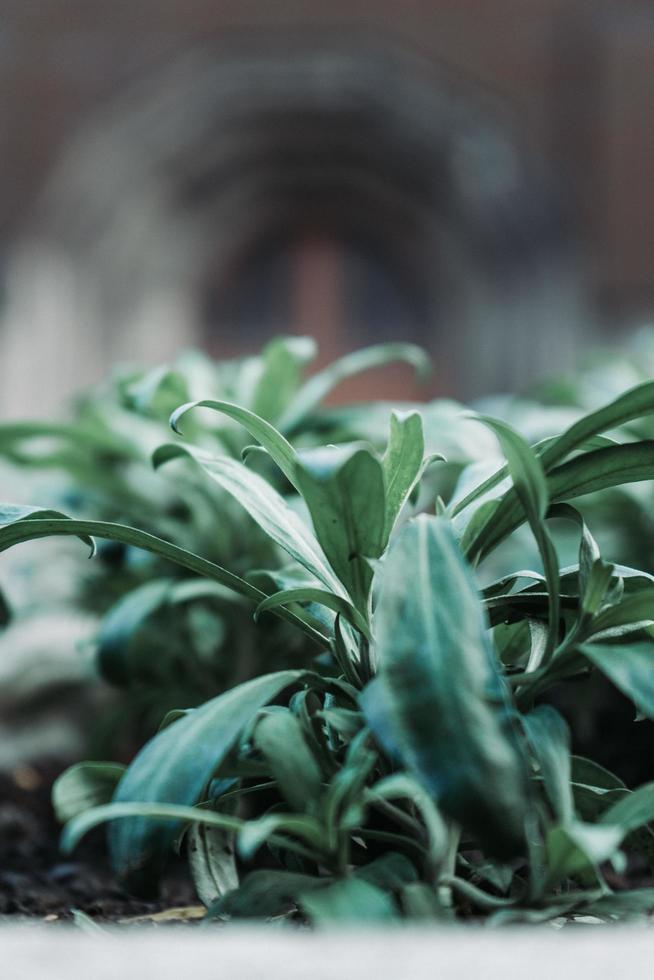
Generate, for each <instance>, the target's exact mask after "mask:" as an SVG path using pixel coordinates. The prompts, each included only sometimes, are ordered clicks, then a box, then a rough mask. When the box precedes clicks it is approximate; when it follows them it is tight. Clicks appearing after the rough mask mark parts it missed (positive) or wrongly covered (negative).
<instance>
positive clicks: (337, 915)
mask: <svg viewBox="0 0 654 980" xmlns="http://www.w3.org/2000/svg"><path fill="white" fill-rule="evenodd" d="M298 902H299V905H300V906H301V908H302V910H303V912H304V913H305V915H306V916H307V917H308V918H309V919H310V920H311V921H312V922H313V923H315V924H317V925H323V924H332V923H338V924H339V925H341V926H342V925H351V924H359V923H362V922H387V921H389V920H391V919H396V918H397V911H396V908H395V904H394V902H393V900H392V898H391V897H390V896H389V895H387V894H386V893H385V892H383V891H382V890H381V889H380V888H376V887H375V886H374V885H370V884H368V882H366V881H362V880H361V879H359V878H344V879H343V880H342V881H336V882H334V883H333V884H332V885H328V886H327V887H326V888H321V889H320V890H314V891H311V892H307V893H305V894H303V895H301V896H300V897H299V899H298Z"/></svg>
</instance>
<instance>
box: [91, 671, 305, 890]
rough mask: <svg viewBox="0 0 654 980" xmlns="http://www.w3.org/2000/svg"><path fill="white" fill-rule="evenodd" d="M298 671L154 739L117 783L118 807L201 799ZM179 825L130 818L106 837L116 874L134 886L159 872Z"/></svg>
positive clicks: (238, 691)
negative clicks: (231, 753)
mask: <svg viewBox="0 0 654 980" xmlns="http://www.w3.org/2000/svg"><path fill="white" fill-rule="evenodd" d="M302 676H303V672H302V671H297V670H296V671H293V670H286V671H281V672H280V673H277V674H267V675H264V676H262V677H257V678H255V679H254V680H251V681H248V682H247V683H245V684H241V685H240V686H239V687H236V688H233V689H232V690H230V691H227V692H225V693H224V694H221V695H219V696H218V697H217V698H213V699H212V700H211V701H207V702H206V704H204V705H202V707H201V708H197V709H196V710H195V711H192V712H189V713H188V714H186V715H185V716H184V717H183V718H180V719H179V721H176V722H173V724H172V725H169V726H168V727H167V728H164V729H163V730H162V731H160V732H159V733H158V734H157V735H155V736H154V738H152V739H151V740H150V741H149V742H148V743H147V744H146V745H145V747H144V748H143V749H141V751H140V752H139V753H138V755H137V756H136V758H135V759H134V761H133V762H132V763H131V765H130V766H129V768H128V770H127V772H126V773H125V775H124V777H123V779H122V780H121V782H120V784H119V786H118V789H117V792H116V795H115V797H114V802H116V803H127V802H129V803H155V804H157V803H174V804H181V805H190V804H193V803H196V802H197V801H198V800H199V799H200V795H201V793H202V791H203V789H204V787H205V786H206V784H207V783H208V782H209V779H210V778H211V776H212V775H213V773H214V772H215V771H216V769H217V768H218V766H219V765H220V763H221V762H222V761H223V760H224V759H225V758H226V756H227V754H228V753H229V751H230V750H231V748H232V747H233V745H234V744H235V742H236V740H237V739H238V737H239V736H240V734H241V732H242V731H243V729H244V727H245V725H247V723H248V722H249V721H250V720H251V719H252V718H253V717H254V715H255V714H256V712H257V711H258V710H259V709H260V708H262V707H263V706H264V705H265V704H267V703H268V702H269V701H271V700H272V699H273V698H275V697H277V695H279V694H280V692H281V691H283V690H284V688H286V687H288V686H289V685H290V684H293V683H296V682H297V681H298V680H300V679H301V678H302ZM178 829H179V827H178V826H177V825H175V824H174V823H173V824H171V823H170V822H169V821H160V820H151V819H147V818H146V819H143V818H133V819H128V820H121V821H120V822H119V823H117V824H113V825H112V826H111V828H110V833H109V844H110V853H111V858H112V862H113V864H114V867H115V868H116V871H117V872H118V873H119V874H120V875H122V876H124V877H127V878H128V879H131V880H133V881H135V882H138V880H139V879H141V878H142V877H143V876H145V878H146V879H147V878H148V877H149V876H150V874H151V873H152V872H153V871H154V872H155V873H156V871H158V870H159V869H160V867H161V865H162V863H163V860H164V858H165V856H166V853H167V851H168V849H169V847H170V845H171V843H172V841H173V839H174V836H175V834H176V832H177V830H178Z"/></svg>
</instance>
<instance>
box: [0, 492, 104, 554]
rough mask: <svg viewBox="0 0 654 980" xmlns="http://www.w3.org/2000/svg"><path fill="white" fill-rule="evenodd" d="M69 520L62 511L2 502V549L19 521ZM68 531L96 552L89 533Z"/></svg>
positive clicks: (0, 518)
mask: <svg viewBox="0 0 654 980" xmlns="http://www.w3.org/2000/svg"><path fill="white" fill-rule="evenodd" d="M68 520H70V518H69V517H67V516H66V514H62V513H60V511H58V510H48V509H44V508H43V507H29V506H26V505H24V504H0V551H4V550H5V548H3V547H2V542H3V541H4V540H6V539H11V536H12V531H11V529H12V528H13V527H14V525H15V524H18V523H19V522H20V523H23V522H31V521H35V522H37V525H38V526H40V525H41V521H68ZM35 529H36V528H32V530H35ZM66 533H68V534H74V535H75V537H77V538H79V539H80V541H82V542H83V543H84V544H87V545H88V546H89V548H90V549H91V555H92V556H93V555H94V554H95V541H94V540H93V538H91V537H90V536H89V535H88V534H84V533H83V532H79V531H74V530H72V528H71V529H69V530H67V531H66ZM33 536H34V537H40V536H41V535H37V534H36V533H34V535H33ZM21 540H23V539H21ZM24 540H28V539H24Z"/></svg>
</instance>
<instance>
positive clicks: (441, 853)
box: [366, 772, 449, 869]
mask: <svg viewBox="0 0 654 980" xmlns="http://www.w3.org/2000/svg"><path fill="white" fill-rule="evenodd" d="M366 795H367V797H368V798H369V799H374V798H380V799H384V800H393V799H398V798H399V799H408V800H411V802H412V803H413V804H414V806H415V807H416V809H417V810H418V811H419V813H420V815H421V817H422V821H423V823H424V825H425V829H426V831H427V834H428V837H429V857H430V861H431V865H432V868H434V869H435V868H438V867H439V865H440V863H441V861H442V860H443V858H444V857H445V853H446V850H447V846H448V841H449V833H448V829H447V826H446V824H445V821H444V820H443V818H442V816H441V815H440V813H439V811H438V807H437V806H436V804H435V803H434V801H433V800H432V798H431V797H430V796H429V794H428V793H427V792H426V790H425V789H424V787H423V786H422V785H421V784H420V783H419V782H417V781H416V780H415V779H413V778H412V777H411V776H409V774H408V773H404V772H398V773H394V774H393V775H392V776H386V778H385V779H380V780H379V782H377V783H375V785H374V786H372V787H371V788H370V789H369V790H368V791H367V794H366Z"/></svg>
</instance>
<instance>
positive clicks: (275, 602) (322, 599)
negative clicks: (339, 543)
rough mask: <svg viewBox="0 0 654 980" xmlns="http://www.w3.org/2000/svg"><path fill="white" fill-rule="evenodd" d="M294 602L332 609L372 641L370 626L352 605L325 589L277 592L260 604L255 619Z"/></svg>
mask: <svg viewBox="0 0 654 980" xmlns="http://www.w3.org/2000/svg"><path fill="white" fill-rule="evenodd" d="M293 602H301V603H308V602H310V603H318V604H320V605H322V606H327V608H328V609H332V610H333V611H334V612H335V613H338V614H339V615H341V616H342V617H343V618H344V619H346V620H347V621H348V623H351V625H352V626H354V628H355V629H357V630H358V631H359V632H360V633H361V634H362V635H363V636H365V637H366V639H368V640H370V639H371V636H370V630H369V628H368V624H367V623H366V621H365V619H364V618H363V616H362V615H361V613H360V612H359V611H358V610H357V609H355V608H354V606H353V605H352V603H351V602H349V601H348V600H347V599H344V598H343V597H342V596H339V595H334V593H333V592H326V591H325V590H324V589H313V588H299V589H285V590H284V591H283V592H275V593H274V594H273V595H271V596H268V598H267V599H264V600H263V602H260V603H259V605H258V606H257V608H256V610H255V613H254V618H255V619H259V617H260V616H261V614H262V613H264V612H267V611H269V610H271V609H275V608H277V607H278V606H287V605H289V604H290V603H293Z"/></svg>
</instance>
